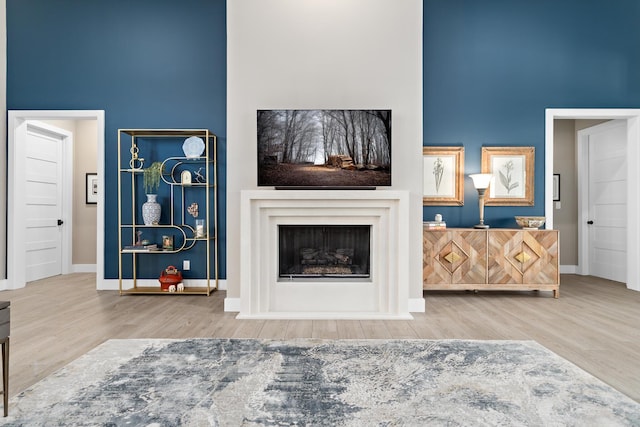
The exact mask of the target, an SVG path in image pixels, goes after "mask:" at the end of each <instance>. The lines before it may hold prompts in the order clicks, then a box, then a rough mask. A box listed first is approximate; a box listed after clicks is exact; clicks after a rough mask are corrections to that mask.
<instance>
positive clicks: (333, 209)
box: [238, 190, 412, 319]
mask: <svg viewBox="0 0 640 427" xmlns="http://www.w3.org/2000/svg"><path fill="white" fill-rule="evenodd" d="M326 224H330V225H369V226H371V276H370V278H367V279H361V280H355V279H332V280H328V279H326V278H324V279H322V280H312V279H308V278H305V279H301V278H299V279H296V278H293V279H281V278H279V277H278V226H279V225H326ZM240 234H241V242H240V252H241V260H240V274H241V279H240V282H241V283H240V314H239V315H238V318H239V319H329V318H330V319H411V318H412V316H411V315H410V314H409V305H410V301H409V258H410V257H409V253H408V248H409V244H408V242H409V193H408V192H404V191H393V190H338V191H330V190H309V191H306V190H247V191H242V192H241V233H240Z"/></svg>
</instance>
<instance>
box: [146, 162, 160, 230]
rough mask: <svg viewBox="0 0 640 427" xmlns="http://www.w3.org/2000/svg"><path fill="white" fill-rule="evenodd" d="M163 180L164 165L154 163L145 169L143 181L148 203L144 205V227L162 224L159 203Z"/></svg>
mask: <svg viewBox="0 0 640 427" xmlns="http://www.w3.org/2000/svg"><path fill="white" fill-rule="evenodd" d="M161 179H162V163H161V162H153V163H151V165H149V167H148V168H145V170H144V173H143V176H142V181H143V184H144V191H145V193H146V194H147V201H146V202H144V203H143V204H142V220H143V221H144V225H157V224H158V223H159V222H160V213H161V207H160V203H158V201H157V197H158V195H157V194H156V192H157V191H158V187H159V186H160V180H161Z"/></svg>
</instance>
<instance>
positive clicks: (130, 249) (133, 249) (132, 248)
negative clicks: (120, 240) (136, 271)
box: [122, 243, 162, 252]
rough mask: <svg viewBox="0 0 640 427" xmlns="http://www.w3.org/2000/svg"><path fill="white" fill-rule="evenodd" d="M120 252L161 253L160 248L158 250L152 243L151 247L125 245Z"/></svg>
mask: <svg viewBox="0 0 640 427" xmlns="http://www.w3.org/2000/svg"><path fill="white" fill-rule="evenodd" d="M122 250H123V251H128V252H152V251H161V250H162V248H159V247H158V245H156V244H155V243H153V244H151V245H126V246H125V247H124V248H122Z"/></svg>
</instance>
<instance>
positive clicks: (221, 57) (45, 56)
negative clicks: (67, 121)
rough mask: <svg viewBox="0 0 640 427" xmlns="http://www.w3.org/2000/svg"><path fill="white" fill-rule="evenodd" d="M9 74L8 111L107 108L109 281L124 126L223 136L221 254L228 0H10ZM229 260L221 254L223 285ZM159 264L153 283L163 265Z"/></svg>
mask: <svg viewBox="0 0 640 427" xmlns="http://www.w3.org/2000/svg"><path fill="white" fill-rule="evenodd" d="M7 68H8V69H7V108H8V109H25V110H36V109H38V110H47V109H52V110H74V109H85V110H88V109H91V110H105V138H106V139H105V159H106V165H105V277H106V278H117V277H118V255H117V253H118V248H117V244H118V240H117V234H118V232H117V188H116V182H117V174H116V170H117V130H118V129H119V128H208V129H210V130H211V131H213V132H214V133H215V134H216V135H218V137H219V139H218V160H219V169H218V177H219V202H220V203H219V217H218V218H219V244H220V247H221V248H224V247H225V245H226V225H225V224H226V216H225V212H226V203H225V201H226V194H225V189H226V182H225V177H226V155H225V154H226V142H227V141H226V3H225V1H224V0H135V1H129V0H109V1H99V0H96V1H86V0H56V1H51V0H8V1H7ZM225 255H226V254H225V252H224V249H223V250H222V251H221V252H220V266H221V268H220V276H221V277H222V278H225V277H226V269H225V265H226V261H225V260H226V257H225ZM185 257H186V256H185ZM161 258H162V256H159V257H158V258H157V263H158V265H157V266H156V267H155V268H152V270H153V271H154V272H156V273H155V274H154V277H157V275H159V272H160V271H161V269H162V268H164V267H165V266H166V265H164V264H166V263H165V262H164V260H163V259H161ZM153 262H155V261H153ZM192 265H193V266H194V268H195V267H196V265H195V263H192ZM190 273H191V274H197V273H198V271H194V270H192V271H191V272H190Z"/></svg>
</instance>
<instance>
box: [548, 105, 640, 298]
mask: <svg viewBox="0 0 640 427" xmlns="http://www.w3.org/2000/svg"><path fill="white" fill-rule="evenodd" d="M556 119H601V120H613V119H624V120H626V121H627V158H628V161H629V165H632V164H636V165H637V164H640V109H631V108H629V109H626V108H620V109H619V108H611V109H607V108H593V109H592V108H588V109H587V108H586V109H581V108H574V109H564V108H548V109H546V110H545V172H544V173H545V176H544V182H545V216H546V218H547V219H546V224H547V228H553V131H554V129H553V128H554V122H553V121H554V120H556ZM627 181H628V182H629V183H632V182H640V170H638V168H632V167H628V168H627ZM579 209H580V212H579V213H578V217H579V218H578V220H579V221H582V220H583V217H584V216H585V215H586V213H584V212H582V208H581V207H580V206H579ZM638 216H640V186H632V185H627V236H628V238H627V288H629V289H633V290H635V291H640V265H638V263H637V260H638V257H639V256H640V224H638V222H637V221H629V219H630V218H638ZM579 228H580V227H579ZM581 238H582V236H579V239H581ZM581 246H582V242H581V241H579V242H578V248H579V249H578V250H579V251H581V249H580V248H581ZM581 255H582V254H581V253H580V254H578V262H579V264H583V263H584V262H585V261H584V260H582V259H581V258H582V257H581ZM578 271H579V272H580V273H579V274H583V273H581V271H582V266H581V265H578Z"/></svg>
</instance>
